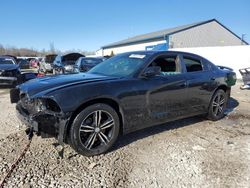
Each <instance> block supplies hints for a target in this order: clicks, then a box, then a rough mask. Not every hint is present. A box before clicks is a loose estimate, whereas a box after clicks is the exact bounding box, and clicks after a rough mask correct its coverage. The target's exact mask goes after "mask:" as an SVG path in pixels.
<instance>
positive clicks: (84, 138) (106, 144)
mask: <svg viewBox="0 0 250 188" xmlns="http://www.w3.org/2000/svg"><path fill="white" fill-rule="evenodd" d="M119 129H120V121H119V117H118V115H117V112H116V111H115V110H114V109H113V108H112V107H110V106H109V105H106V104H102V103H98V104H94V105H91V106H88V107H87V108H85V109H84V110H82V111H81V112H80V113H79V114H78V115H77V116H76V118H75V120H74V122H73V124H72V126H71V129H70V143H71V145H72V147H73V148H74V149H75V150H76V151H77V152H78V153H80V154H82V155H85V156H93V155H99V154H102V153H105V152H106V151H108V150H109V149H110V148H111V147H112V146H113V144H114V143H115V141H116V140H117V138H118V135H119Z"/></svg>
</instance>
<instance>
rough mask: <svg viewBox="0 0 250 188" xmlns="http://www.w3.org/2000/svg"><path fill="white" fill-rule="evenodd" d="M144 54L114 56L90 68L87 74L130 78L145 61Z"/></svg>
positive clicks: (145, 56)
mask: <svg viewBox="0 0 250 188" xmlns="http://www.w3.org/2000/svg"><path fill="white" fill-rule="evenodd" d="M147 58H148V57H147V55H145V54H127V53H126V54H121V55H117V56H114V57H112V58H110V59H108V60H105V61H104V62H102V63H100V64H98V65H97V66H95V67H94V68H92V69H91V70H90V71H88V73H93V74H101V75H107V76H117V77H123V76H130V75H131V74H133V73H134V72H135V71H137V70H138V69H139V68H140V67H141V66H142V65H143V64H144V62H145V61H146V59H147Z"/></svg>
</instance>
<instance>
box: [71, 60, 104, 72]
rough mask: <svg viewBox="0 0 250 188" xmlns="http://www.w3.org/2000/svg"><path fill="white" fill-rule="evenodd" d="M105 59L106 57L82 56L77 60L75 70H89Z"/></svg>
mask: <svg viewBox="0 0 250 188" xmlns="http://www.w3.org/2000/svg"><path fill="white" fill-rule="evenodd" d="M104 60H106V58H104V57H80V58H79V59H78V60H77V61H76V64H75V67H74V68H75V70H74V72H87V71H89V70H90V69H92V68H93V67H94V66H96V65H98V64H99V63H101V62H103V61H104Z"/></svg>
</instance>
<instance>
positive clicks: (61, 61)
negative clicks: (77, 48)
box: [53, 53, 85, 74]
mask: <svg viewBox="0 0 250 188" xmlns="http://www.w3.org/2000/svg"><path fill="white" fill-rule="evenodd" d="M80 57H85V56H84V55H82V54H80V53H69V54H66V55H63V56H60V55H58V56H57V57H56V58H55V60H54V62H53V74H64V73H72V72H74V66H75V63H76V61H77V60H78V59H79V58H80Z"/></svg>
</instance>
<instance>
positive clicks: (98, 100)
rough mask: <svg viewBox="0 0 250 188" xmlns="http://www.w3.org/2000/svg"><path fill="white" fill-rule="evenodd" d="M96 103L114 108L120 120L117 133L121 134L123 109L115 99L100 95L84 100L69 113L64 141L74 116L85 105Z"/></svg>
mask: <svg viewBox="0 0 250 188" xmlns="http://www.w3.org/2000/svg"><path fill="white" fill-rule="evenodd" d="M97 103H102V104H107V105H109V106H111V107H112V108H114V110H115V111H116V113H117V114H118V116H119V120H120V128H121V129H120V133H119V134H123V129H124V127H123V125H124V116H123V111H122V109H121V107H120V105H119V103H118V102H117V101H116V100H115V99H112V98H108V97H102V98H96V99H92V100H88V101H85V102H84V103H82V104H81V105H80V106H78V107H77V108H76V110H75V111H74V112H73V114H72V115H71V117H70V120H69V122H68V124H67V126H66V127H65V131H64V142H66V143H67V139H68V135H69V131H70V127H71V125H72V123H73V121H74V119H75V118H76V116H77V114H79V113H80V112H81V111H82V110H83V109H84V108H86V107H88V106H90V105H93V104H97Z"/></svg>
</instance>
